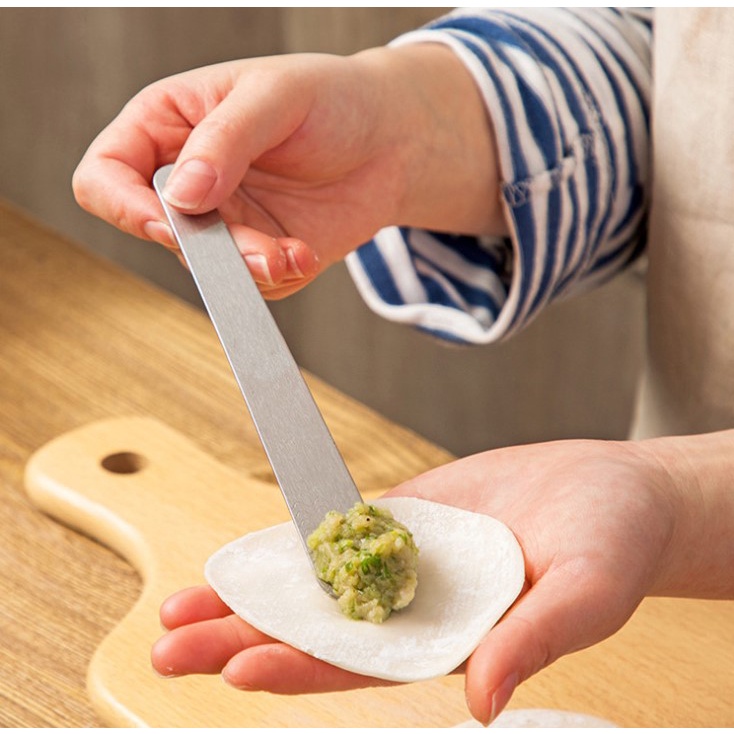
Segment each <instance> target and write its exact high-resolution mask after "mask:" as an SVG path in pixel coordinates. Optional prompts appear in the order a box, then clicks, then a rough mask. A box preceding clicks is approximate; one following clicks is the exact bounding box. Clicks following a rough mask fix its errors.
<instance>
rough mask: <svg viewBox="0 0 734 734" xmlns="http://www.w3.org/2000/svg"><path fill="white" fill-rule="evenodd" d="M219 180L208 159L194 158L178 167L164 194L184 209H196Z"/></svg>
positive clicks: (169, 200) (172, 202) (171, 201)
mask: <svg viewBox="0 0 734 734" xmlns="http://www.w3.org/2000/svg"><path fill="white" fill-rule="evenodd" d="M216 181H217V172H216V171H215V170H214V168H213V167H212V166H211V165H210V164H209V163H207V162H206V161H200V160H197V159H196V158H192V159H191V160H189V161H186V162H185V163H184V164H183V165H181V166H180V167H178V168H176V170H175V171H174V172H173V173H172V174H171V177H170V178H169V179H168V182H167V183H166V186H165V188H164V189H163V196H164V197H165V198H166V201H168V202H170V203H171V204H173V205H174V206H178V207H181V208H182V209H195V208H196V207H197V206H199V205H200V204H201V202H202V201H204V199H205V198H206V195H207V194H208V193H209V192H210V191H211V190H212V187H213V186H214V184H215V183H216Z"/></svg>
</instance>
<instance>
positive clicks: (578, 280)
mask: <svg viewBox="0 0 734 734" xmlns="http://www.w3.org/2000/svg"><path fill="white" fill-rule="evenodd" d="M651 36H652V14H651V11H640V10H634V11H623V10H617V9H612V8H608V9H599V8H593V9H576V8H566V9H558V8H555V9H542V8H534V9H529V10H515V9H507V10H505V9H502V10H499V9H491V10H490V9H487V10H482V9H475V8H471V9H467V10H457V11H454V12H452V13H450V14H449V15H447V16H444V17H443V18H440V19H438V20H437V21H435V22H434V23H432V24H430V25H428V26H426V27H425V28H422V29H420V30H417V31H413V32H411V33H408V34H406V35H404V36H401V37H400V38H398V39H396V41H394V42H393V44H394V45H397V44H405V43H420V42H426V41H432V42H440V43H444V44H447V45H448V46H449V47H451V48H452V49H453V50H454V52H455V53H456V54H457V56H458V57H459V58H460V59H461V60H462V62H463V63H464V65H465V66H466V68H467V69H468V71H469V72H470V73H471V74H472V76H473V78H474V80H475V81H476V83H477V85H478V87H479V89H480V91H481V94H482V97H483V99H484V102H485V104H486V106H487V110H488V113H489V115H490V117H491V119H492V122H493V127H494V130H495V134H496V137H497V148H498V151H499V166H500V176H501V190H502V198H503V205H504V208H505V213H506V217H507V220H508V224H509V227H510V232H511V235H510V237H508V238H489V237H485V238H477V237H469V236H462V235H460V234H448V233H441V232H429V231H426V230H420V229H414V228H407V227H390V228H386V229H384V230H381V231H380V232H379V233H378V234H377V235H376V236H375V238H374V239H373V240H371V241H370V242H368V243H367V244H365V245H363V246H362V247H360V248H359V249H358V250H357V251H356V252H354V253H352V254H351V255H349V256H348V258H347V266H348V268H349V272H350V274H351V276H352V278H353V280H354V282H355V284H356V286H357V288H358V290H359V292H360V293H361V294H362V296H363V298H364V299H365V301H366V302H367V304H368V305H369V306H370V308H372V309H373V310H374V311H376V312H377V313H378V314H380V315H382V316H384V317H385V318H387V319H390V320H392V321H396V322H401V323H405V324H410V325H412V326H414V327H416V328H419V329H422V330H425V331H427V332H429V333H431V334H433V335H435V336H438V337H440V338H444V339H447V340H450V341H454V342H460V343H467V344H486V343H490V342H494V341H498V340H500V339H505V338H507V337H508V336H510V335H512V334H513V333H515V332H517V331H518V330H520V329H521V328H523V327H524V326H525V325H527V324H528V323H529V322H530V321H531V320H532V319H533V318H534V317H535V316H537V315H538V314H539V313H540V312H541V311H542V309H543V308H544V307H545V306H547V305H548V304H549V303H551V302H552V301H553V300H555V299H558V298H561V297H566V296H568V295H572V294H576V293H578V292H580V291H582V290H585V289H588V288H590V287H593V286H595V285H597V284H599V283H602V282H604V281H606V280H608V279H609V278H610V277H611V276H612V275H614V274H615V273H617V272H619V271H620V270H622V269H623V268H624V267H625V266H627V265H628V264H629V263H630V262H632V261H633V260H634V259H635V258H636V257H637V256H638V255H639V254H640V252H642V251H643V249H644V246H645V239H646V214H647V204H648V192H649V182H650V176H649V173H650V172H649V106H650V86H651V48H650V46H651V40H652V38H651Z"/></svg>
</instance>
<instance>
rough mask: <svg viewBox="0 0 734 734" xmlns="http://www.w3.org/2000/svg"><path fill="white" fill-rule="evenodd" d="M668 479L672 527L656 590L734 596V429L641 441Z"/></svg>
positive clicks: (664, 485) (664, 487)
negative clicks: (733, 531)
mask: <svg viewBox="0 0 734 734" xmlns="http://www.w3.org/2000/svg"><path fill="white" fill-rule="evenodd" d="M638 446H639V447H640V448H642V449H643V451H645V452H646V453H647V456H648V457H649V459H650V461H651V462H653V463H654V464H655V465H657V466H658V467H660V469H661V470H662V473H663V476H664V477H665V479H664V480H663V482H662V483H661V486H660V491H661V492H662V496H663V499H664V502H665V503H666V504H667V506H668V507H672V516H673V518H674V521H673V530H672V533H671V537H670V541H669V543H668V544H667V548H666V550H665V552H664V554H663V558H662V562H661V564H660V568H659V573H658V575H657V579H656V582H655V584H654V588H653V589H652V593H654V594H657V595H661V596H663V595H664V596H690V597H701V598H733V597H734V574H732V571H731V569H732V568H734V541H732V528H734V490H732V486H731V477H732V474H733V471H734V431H721V432H718V433H710V434H701V435H697V436H674V437H666V438H659V439H650V440H648V441H642V442H640V443H639V444H638Z"/></svg>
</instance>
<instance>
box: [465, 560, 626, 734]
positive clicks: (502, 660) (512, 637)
mask: <svg viewBox="0 0 734 734" xmlns="http://www.w3.org/2000/svg"><path fill="white" fill-rule="evenodd" d="M610 587H611V585H610V583H609V582H608V580H606V579H604V578H599V577H594V576H593V575H590V574H579V573H578V572H577V571H569V570H567V569H564V568H560V569H554V570H553V571H549V572H548V573H547V574H546V575H545V576H543V577H542V578H541V579H540V580H539V581H538V582H537V583H536V584H535V585H534V586H532V587H531V588H530V590H529V591H528V592H527V593H526V594H525V595H524V596H522V597H521V598H520V600H519V601H518V602H517V603H516V604H515V605H514V606H513V607H512V608H511V609H510V611H509V612H508V613H507V614H506V615H505V617H504V618H503V619H502V620H501V621H500V622H499V624H497V625H496V626H495V627H494V628H493V629H492V630H491V631H490V632H489V633H488V635H487V636H486V637H485V638H484V640H483V641H482V642H481V644H480V645H479V647H477V649H476V650H475V651H474V653H473V654H472V656H471V657H470V658H469V660H468V661H467V665H466V682H465V685H466V699H467V704H468V706H469V710H470V711H471V713H472V716H474V718H475V719H477V720H478V721H480V722H482V723H483V724H485V725H488V724H489V723H490V722H491V721H493V720H494V719H495V718H496V717H497V716H498V714H499V713H500V712H501V711H502V709H503V708H504V707H505V706H506V705H507V703H508V702H509V700H510V698H511V696H512V694H513V692H514V690H515V688H516V687H517V685H518V684H519V683H521V682H522V681H524V680H527V679H528V678H530V677H531V676H532V675H534V674H535V673H537V672H538V671H540V670H542V669H543V668H545V667H546V666H548V665H550V664H551V663H552V662H553V661H555V660H557V659H558V658H560V657H561V656H563V655H566V654H568V653H570V652H574V651H576V650H580V649H582V648H585V647H588V646H590V645H592V644H594V643H596V642H599V641H601V640H603V639H604V638H606V637H608V636H609V635H611V634H613V633H614V632H616V631H617V630H618V629H619V628H620V627H621V626H622V625H623V624H624V622H625V621H626V620H627V619H628V618H629V616H630V615H631V614H632V612H633V611H634V608H635V607H636V606H637V604H638V603H639V601H640V600H639V599H636V600H635V601H634V602H629V603H625V602H623V601H620V600H619V598H617V599H616V600H615V597H614V595H613V591H614V590H613V588H610Z"/></svg>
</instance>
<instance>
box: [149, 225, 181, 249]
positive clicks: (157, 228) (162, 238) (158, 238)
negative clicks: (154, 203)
mask: <svg viewBox="0 0 734 734" xmlns="http://www.w3.org/2000/svg"><path fill="white" fill-rule="evenodd" d="M143 232H145V236H146V237H150V239H151V240H154V241H155V242H158V243H160V244H161V245H165V246H166V247H175V246H176V242H175V241H174V239H173V232H171V228H170V227H169V226H168V225H167V224H165V223H164V222H159V221H156V220H153V219H151V220H150V221H149V222H146V223H145V224H144V225H143Z"/></svg>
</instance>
